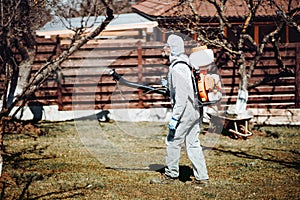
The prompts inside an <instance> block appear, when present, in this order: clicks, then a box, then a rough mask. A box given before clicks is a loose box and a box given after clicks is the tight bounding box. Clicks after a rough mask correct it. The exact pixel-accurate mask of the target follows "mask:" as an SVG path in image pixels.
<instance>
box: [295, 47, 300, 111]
mask: <svg viewBox="0 0 300 200" xmlns="http://www.w3.org/2000/svg"><path fill="white" fill-rule="evenodd" d="M295 107H296V108H300V43H297V44H296V69H295Z"/></svg>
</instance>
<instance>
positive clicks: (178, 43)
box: [167, 34, 184, 56]
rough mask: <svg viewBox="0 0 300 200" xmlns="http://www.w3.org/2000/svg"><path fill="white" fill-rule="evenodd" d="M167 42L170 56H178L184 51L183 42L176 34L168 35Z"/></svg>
mask: <svg viewBox="0 0 300 200" xmlns="http://www.w3.org/2000/svg"><path fill="white" fill-rule="evenodd" d="M167 44H168V46H169V47H170V51H171V56H179V55H180V54H183V53H184V42H183V39H182V38H181V37H179V36H178V35H174V34H172V35H170V36H169V37H168V40H167Z"/></svg>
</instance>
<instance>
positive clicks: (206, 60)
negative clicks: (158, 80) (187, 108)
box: [109, 47, 222, 106]
mask: <svg viewBox="0 0 300 200" xmlns="http://www.w3.org/2000/svg"><path fill="white" fill-rule="evenodd" d="M193 51H194V52H193V53H192V54H191V55H190V57H189V59H190V64H188V63H185V64H186V65H187V66H188V67H189V68H191V70H192V72H193V73H192V74H193V75H192V79H193V85H194V90H195V93H196V94H197V96H198V100H199V104H200V106H208V105H214V104H217V103H218V102H220V101H221V99H222V93H221V88H222V85H221V77H220V76H219V75H218V73H217V67H216V65H215V63H214V61H213V60H214V55H213V51H212V50H211V49H203V47H202V48H201V49H200V50H199V49H193ZM109 75H110V76H112V77H113V80H114V81H118V82H119V83H120V84H123V85H126V86H128V87H133V88H137V89H141V90H143V91H146V92H149V93H158V94H162V95H164V96H169V95H170V94H169V90H168V88H167V87H166V86H161V87H159V88H155V87H151V86H147V85H142V84H139V83H135V82H131V81H128V80H126V79H124V78H123V77H122V76H121V75H120V74H118V73H117V72H116V70H115V69H111V70H110V71H109Z"/></svg>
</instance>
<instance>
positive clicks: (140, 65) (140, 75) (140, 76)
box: [137, 40, 143, 108]
mask: <svg viewBox="0 0 300 200" xmlns="http://www.w3.org/2000/svg"><path fill="white" fill-rule="evenodd" d="M137 56H138V82H139V84H143V83H142V81H143V49H142V42H141V41H140V40H139V41H138V43H137ZM138 95H139V103H138V107H139V108H142V107H143V99H142V98H141V97H142V95H143V91H142V90H139V91H138Z"/></svg>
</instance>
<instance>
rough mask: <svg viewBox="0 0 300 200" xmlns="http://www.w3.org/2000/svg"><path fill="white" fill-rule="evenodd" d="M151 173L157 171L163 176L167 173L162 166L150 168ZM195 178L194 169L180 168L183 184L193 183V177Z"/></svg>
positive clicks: (182, 166)
mask: <svg viewBox="0 0 300 200" xmlns="http://www.w3.org/2000/svg"><path fill="white" fill-rule="evenodd" d="M149 168H150V170H151V171H156V172H159V173H161V174H163V173H165V166H164V165H160V164H152V165H150V166H149ZM192 176H194V174H193V169H192V168H191V167H189V166H186V165H180V166H179V180H180V181H181V182H187V181H191V180H192V179H191V177H192Z"/></svg>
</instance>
